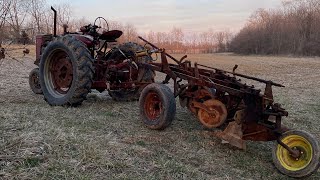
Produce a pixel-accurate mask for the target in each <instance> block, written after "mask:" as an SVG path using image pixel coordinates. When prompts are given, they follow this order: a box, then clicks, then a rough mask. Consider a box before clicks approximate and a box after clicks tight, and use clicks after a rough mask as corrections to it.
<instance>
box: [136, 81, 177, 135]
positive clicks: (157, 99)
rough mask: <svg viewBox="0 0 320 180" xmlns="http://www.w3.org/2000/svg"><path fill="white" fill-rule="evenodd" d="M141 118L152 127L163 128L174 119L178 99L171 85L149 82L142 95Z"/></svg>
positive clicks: (155, 128)
mask: <svg viewBox="0 0 320 180" xmlns="http://www.w3.org/2000/svg"><path fill="white" fill-rule="evenodd" d="M139 104H140V118H141V120H142V121H143V123H144V124H145V125H146V126H147V127H148V128H150V129H154V130H162V129H165V128H166V127H168V126H169V125H170V124H171V122H172V121H173V119H174V117H175V113H176V101H175V98H174V95H173V93H172V91H171V90H170V88H169V87H167V86H166V85H163V84H156V83H153V84H149V85H148V86H146V87H145V88H144V89H143V91H142V93H141V95H140V100H139Z"/></svg>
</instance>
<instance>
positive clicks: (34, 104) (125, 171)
mask: <svg viewBox="0 0 320 180" xmlns="http://www.w3.org/2000/svg"><path fill="white" fill-rule="evenodd" d="M178 57H179V55H178ZM189 59H191V60H194V61H198V62H199V63H203V64H206V65H211V66H214V67H217V68H222V69H226V70H232V68H233V66H234V64H238V65H239V68H238V70H237V71H238V72H239V73H246V74H248V75H254V76H257V77H260V78H266V79H271V80H274V81H275V82H279V83H282V84H284V85H286V88H275V90H274V91H275V94H276V100H277V101H278V102H280V103H282V104H284V107H285V108H286V109H288V111H289V113H290V116H289V117H288V118H286V119H285V122H284V123H285V124H286V125H287V126H289V127H292V128H296V129H302V130H308V131H309V132H311V133H313V134H314V135H315V136H316V137H317V138H318V139H319V138H320V133H319V132H320V121H319V119H320V114H319V112H320V104H319V102H320V96H319V94H320V84H319V82H318V81H319V80H320V59H319V58H287V57H261V56H235V55H230V54H223V55H217V54H215V55H192V56H190V57H189ZM33 61H34V57H33V56H32V55H29V56H26V57H23V58H21V60H20V61H19V62H17V61H14V60H10V59H4V60H1V62H0V63H1V66H0V122H1V123H0V179H2V178H3V179H40V178H42V179H106V178H107V179H287V177H286V176H284V175H281V174H280V173H278V172H277V170H276V169H275V167H274V166H273V164H272V158H271V148H272V146H273V143H272V142H269V143H264V142H262V143H256V142H248V149H247V150H246V151H240V150H237V149H235V148H232V147H230V146H228V145H223V144H221V143H220V140H219V139H217V138H214V137H212V136H211V135H210V133H209V132H206V131H205V130H204V129H203V127H202V126H201V125H200V123H199V122H198V121H197V120H196V119H195V118H194V117H192V115H191V113H189V112H188V111H187V110H186V109H183V108H181V107H180V106H178V107H177V115H176V118H175V120H174V122H173V124H172V125H171V126H170V127H169V128H168V129H166V130H165V131H151V130H149V129H147V128H145V127H144V126H143V124H142V122H140V120H139V113H138V112H139V109H138V102H124V103H120V102H114V101H112V100H111V98H110V97H109V96H108V94H107V93H105V92H104V93H102V94H100V93H97V92H94V93H92V94H90V95H89V97H88V100H87V101H85V102H84V103H83V105H82V106H81V107H79V108H64V107H50V106H49V105H48V104H47V103H46V102H45V101H44V100H43V97H42V96H41V95H35V94H33V93H32V91H31V90H30V88H29V87H28V74H29V72H30V71H31V70H32V69H33V68H34V67H35V66H34V65H33ZM160 80H163V75H159V76H158V80H157V81H160ZM257 87H259V85H257ZM310 179H320V172H319V171H318V172H317V173H315V174H314V175H313V176H311V177H310Z"/></svg>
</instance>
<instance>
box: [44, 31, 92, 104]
mask: <svg viewBox="0 0 320 180" xmlns="http://www.w3.org/2000/svg"><path fill="white" fill-rule="evenodd" d="M92 64H93V59H92V58H91V56H90V52H89V50H88V49H87V47H86V46H85V45H84V44H83V43H82V42H81V41H79V40H77V39H76V38H75V37H73V36H63V37H59V38H57V39H55V40H54V41H52V42H50V43H49V44H48V46H47V47H46V48H45V50H44V52H43V55H42V57H41V60H40V84H41V87H42V90H43V94H44V98H45V100H46V101H47V102H48V103H49V104H50V105H52V106H63V105H67V106H78V105H81V103H82V102H83V101H84V100H85V99H86V96H87V94H88V93H89V92H90V90H91V86H92V78H93V73H94V70H93V65H92Z"/></svg>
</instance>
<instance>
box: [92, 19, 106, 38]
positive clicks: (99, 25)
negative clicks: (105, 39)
mask: <svg viewBox="0 0 320 180" xmlns="http://www.w3.org/2000/svg"><path fill="white" fill-rule="evenodd" d="M93 27H95V28H96V31H97V32H99V33H100V34H101V33H102V32H103V31H107V32H108V31H109V24H108V21H107V20H106V19H105V18H103V17H97V18H96V20H95V21H94V23H93ZM98 29H99V30H98Z"/></svg>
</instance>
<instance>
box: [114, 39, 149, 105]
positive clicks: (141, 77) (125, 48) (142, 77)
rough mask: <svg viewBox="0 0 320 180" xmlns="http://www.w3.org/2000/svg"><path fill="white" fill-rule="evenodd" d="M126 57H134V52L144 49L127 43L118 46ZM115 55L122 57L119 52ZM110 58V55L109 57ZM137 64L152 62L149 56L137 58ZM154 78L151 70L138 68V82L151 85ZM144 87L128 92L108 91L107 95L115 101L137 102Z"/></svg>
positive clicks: (135, 44)
mask: <svg viewBox="0 0 320 180" xmlns="http://www.w3.org/2000/svg"><path fill="white" fill-rule="evenodd" d="M118 48H119V49H120V50H121V51H122V52H123V53H124V54H125V55H126V56H128V57H130V56H134V54H135V52H137V51H142V50H144V47H143V46H141V45H139V44H137V43H133V42H128V43H124V44H121V45H119V47H118ZM115 54H118V55H122V54H121V53H119V52H115ZM111 56H112V55H111ZM136 60H137V62H140V63H148V62H150V61H151V60H152V57H151V56H144V57H139V58H137V59H136ZM154 77H155V72H154V71H153V70H152V69H146V68H139V74H138V79H137V81H138V82H143V83H147V84H146V86H147V85H148V83H153V82H154ZM144 87H145V86H142V87H140V88H136V89H130V90H125V89H121V90H114V91H112V90H109V91H108V92H109V95H110V96H111V97H112V99H113V100H115V101H137V100H139V97H140V94H141V91H142V90H143V89H144Z"/></svg>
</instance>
